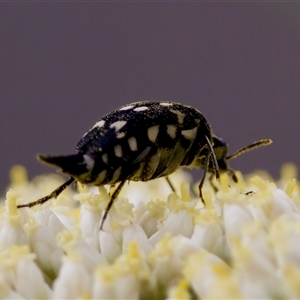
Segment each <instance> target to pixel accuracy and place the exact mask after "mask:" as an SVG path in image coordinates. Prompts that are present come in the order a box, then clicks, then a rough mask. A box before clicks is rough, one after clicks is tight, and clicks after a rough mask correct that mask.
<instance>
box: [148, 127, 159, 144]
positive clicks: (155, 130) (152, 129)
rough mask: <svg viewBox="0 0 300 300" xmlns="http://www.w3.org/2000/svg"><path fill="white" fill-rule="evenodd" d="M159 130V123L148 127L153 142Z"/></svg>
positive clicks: (149, 136)
mask: <svg viewBox="0 0 300 300" xmlns="http://www.w3.org/2000/svg"><path fill="white" fill-rule="evenodd" d="M158 131H159V125H154V126H152V127H150V128H148V132H147V135H148V138H149V140H150V141H151V142H153V143H154V142H155V141H156V138H157V135H158Z"/></svg>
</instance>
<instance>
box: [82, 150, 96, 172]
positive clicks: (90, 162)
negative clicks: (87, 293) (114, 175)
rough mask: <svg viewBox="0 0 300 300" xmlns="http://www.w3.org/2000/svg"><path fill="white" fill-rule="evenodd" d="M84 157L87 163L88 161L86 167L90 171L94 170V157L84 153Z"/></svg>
mask: <svg viewBox="0 0 300 300" xmlns="http://www.w3.org/2000/svg"><path fill="white" fill-rule="evenodd" d="M83 159H84V161H85V163H86V168H87V169H88V170H89V171H91V170H93V168H94V165H95V161H94V159H92V158H91V157H90V156H88V155H87V154H84V155H83Z"/></svg>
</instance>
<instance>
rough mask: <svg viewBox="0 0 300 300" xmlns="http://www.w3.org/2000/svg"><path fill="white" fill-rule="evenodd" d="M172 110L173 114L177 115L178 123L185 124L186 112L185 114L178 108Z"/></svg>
mask: <svg viewBox="0 0 300 300" xmlns="http://www.w3.org/2000/svg"><path fill="white" fill-rule="evenodd" d="M170 111H171V112H172V113H173V114H175V115H177V120H178V124H183V121H184V117H185V114H183V113H182V112H181V111H179V110H176V109H170Z"/></svg>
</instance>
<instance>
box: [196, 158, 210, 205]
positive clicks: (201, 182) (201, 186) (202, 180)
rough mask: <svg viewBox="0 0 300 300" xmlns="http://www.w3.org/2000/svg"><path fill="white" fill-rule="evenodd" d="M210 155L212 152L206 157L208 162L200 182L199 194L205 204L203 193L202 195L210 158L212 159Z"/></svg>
mask: <svg viewBox="0 0 300 300" xmlns="http://www.w3.org/2000/svg"><path fill="white" fill-rule="evenodd" d="M210 155H211V153H209V154H208V155H207V157H206V162H205V168H204V172H203V175H202V178H201V181H200V183H199V196H200V198H201V201H202V203H203V204H204V206H206V204H205V201H204V198H203V195H202V188H203V184H204V180H205V176H206V173H207V170H208V167H209V160H210Z"/></svg>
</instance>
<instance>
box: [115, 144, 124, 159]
mask: <svg viewBox="0 0 300 300" xmlns="http://www.w3.org/2000/svg"><path fill="white" fill-rule="evenodd" d="M114 151H115V155H116V156H117V157H122V156H123V151H122V147H121V145H116V146H114Z"/></svg>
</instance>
